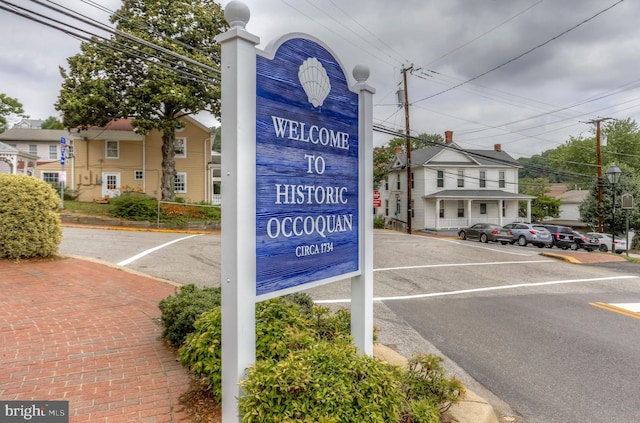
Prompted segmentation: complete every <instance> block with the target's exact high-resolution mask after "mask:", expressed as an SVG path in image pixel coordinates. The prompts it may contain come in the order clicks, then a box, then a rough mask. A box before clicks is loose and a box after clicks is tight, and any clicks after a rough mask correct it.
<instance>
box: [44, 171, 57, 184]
mask: <svg viewBox="0 0 640 423" xmlns="http://www.w3.org/2000/svg"><path fill="white" fill-rule="evenodd" d="M41 175H42V180H43V181H45V182H46V183H48V184H51V185H54V186H56V185H58V183H59V182H60V174H59V173H58V172H42V174H41Z"/></svg>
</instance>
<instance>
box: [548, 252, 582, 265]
mask: <svg viewBox="0 0 640 423" xmlns="http://www.w3.org/2000/svg"><path fill="white" fill-rule="evenodd" d="M540 255H541V256H544V257H551V258H557V259H560V260H564V261H566V262H567V263H572V264H582V262H581V261H580V260H578V259H576V258H575V257H572V256H566V255H564V254H557V253H540Z"/></svg>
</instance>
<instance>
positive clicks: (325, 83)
mask: <svg viewBox="0 0 640 423" xmlns="http://www.w3.org/2000/svg"><path fill="white" fill-rule="evenodd" d="M298 79H299V80H300V83H301V84H302V88H304V92H305V93H306V94H307V98H308V99H309V103H311V104H313V107H319V106H322V103H324V100H325V99H326V98H327V96H328V95H329V91H331V82H329V76H327V71H326V70H325V69H324V66H322V63H320V62H319V61H318V59H316V58H315V57H310V58H308V59H307V60H305V61H304V62H302V65H300V68H299V69H298Z"/></svg>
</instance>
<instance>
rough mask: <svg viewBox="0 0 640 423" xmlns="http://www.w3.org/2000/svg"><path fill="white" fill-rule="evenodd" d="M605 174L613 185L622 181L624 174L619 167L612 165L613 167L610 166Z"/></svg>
mask: <svg viewBox="0 0 640 423" xmlns="http://www.w3.org/2000/svg"><path fill="white" fill-rule="evenodd" d="M605 174H606V175H607V179H608V180H609V183H610V184H611V185H615V184H617V183H618V181H620V175H621V174H622V170H620V168H619V167H618V166H616V165H614V164H612V165H611V166H609V168H608V169H607V171H606V172H605Z"/></svg>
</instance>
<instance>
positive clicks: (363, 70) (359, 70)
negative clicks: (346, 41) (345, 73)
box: [352, 65, 369, 82]
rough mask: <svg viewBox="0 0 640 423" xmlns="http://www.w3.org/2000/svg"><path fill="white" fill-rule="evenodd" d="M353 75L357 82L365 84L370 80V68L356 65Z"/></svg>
mask: <svg viewBox="0 0 640 423" xmlns="http://www.w3.org/2000/svg"><path fill="white" fill-rule="evenodd" d="M352 74H353V77H354V78H355V79H356V81H358V82H365V81H366V80H367V79H369V67H367V66H365V65H356V66H355V67H354V68H353V72H352Z"/></svg>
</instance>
